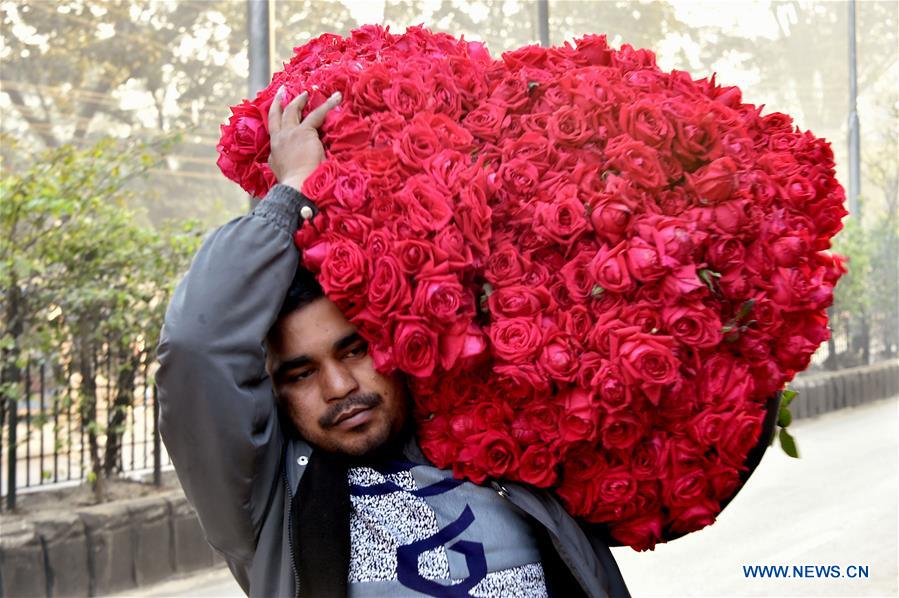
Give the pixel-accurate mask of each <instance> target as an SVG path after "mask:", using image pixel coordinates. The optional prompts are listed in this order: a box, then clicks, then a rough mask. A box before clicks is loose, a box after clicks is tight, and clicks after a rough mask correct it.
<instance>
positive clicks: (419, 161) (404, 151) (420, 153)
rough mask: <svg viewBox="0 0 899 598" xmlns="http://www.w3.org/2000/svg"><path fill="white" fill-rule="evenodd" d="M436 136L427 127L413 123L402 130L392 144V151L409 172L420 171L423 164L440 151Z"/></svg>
mask: <svg viewBox="0 0 899 598" xmlns="http://www.w3.org/2000/svg"><path fill="white" fill-rule="evenodd" d="M440 147H441V144H440V140H439V139H437V134H436V133H435V132H434V131H433V130H432V129H431V128H430V127H428V126H426V125H424V124H420V123H413V124H411V125H409V126H408V127H406V128H405V129H403V132H402V133H401V135H400V136H399V137H398V138H397V139H396V141H394V143H393V151H394V153H395V154H396V156H397V157H398V158H399V159H400V161H401V162H402V163H403V164H404V165H405V166H406V167H407V169H408V170H409V172H415V171H416V170H418V169H420V168H421V167H422V166H423V165H424V164H425V162H426V161H427V160H428V159H430V158H431V157H432V156H434V154H436V153H437V152H438V151H439V150H440Z"/></svg>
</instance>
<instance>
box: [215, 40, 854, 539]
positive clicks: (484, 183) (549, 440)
mask: <svg viewBox="0 0 899 598" xmlns="http://www.w3.org/2000/svg"><path fill="white" fill-rule="evenodd" d="M295 52H296V53H295V56H294V57H293V59H292V60H291V61H290V63H288V64H286V65H285V68H284V70H283V71H281V72H279V73H277V74H276V75H275V77H274V78H273V81H272V84H271V85H270V86H269V87H268V88H267V89H266V90H264V91H262V92H260V94H259V96H258V97H257V98H256V99H255V100H253V101H252V102H244V103H243V104H242V105H240V106H237V107H234V108H232V111H233V113H234V114H233V116H232V118H231V120H230V122H229V124H228V125H225V126H223V127H222V141H221V144H220V146H219V152H220V154H221V158H220V160H219V165H220V167H221V168H222V171H223V172H224V173H225V174H226V176H228V177H229V178H230V179H232V180H234V181H236V182H238V183H240V184H241V186H242V187H243V188H244V189H246V190H247V191H249V192H251V193H254V194H256V195H262V194H263V193H264V192H265V191H266V190H267V189H268V187H270V186H271V185H272V184H274V179H273V177H272V175H271V172H270V171H269V170H268V167H267V165H266V163H265V162H266V160H267V157H268V135H267V128H266V127H267V123H266V115H267V113H268V106H269V105H270V103H271V101H273V97H274V93H275V91H276V90H277V89H278V87H280V86H281V85H282V84H283V85H285V86H286V88H287V91H288V93H287V94H286V96H287V97H286V100H285V101H289V100H290V98H292V97H293V96H295V95H297V94H299V93H300V92H302V91H304V90H309V91H311V95H310V100H309V102H308V105H307V107H306V111H307V112H308V111H309V110H312V109H314V108H315V107H316V106H317V105H319V104H321V103H322V102H324V101H325V99H326V98H327V97H328V96H330V94H331V93H333V92H335V91H340V92H342V93H343V95H344V98H345V99H344V101H343V103H342V104H341V106H340V107H339V108H337V109H335V110H334V111H332V113H331V114H329V116H328V119H327V120H326V121H325V124H324V126H323V135H324V136H323V143H324V146H325V149H326V153H327V160H326V161H325V162H324V163H322V164H321V166H320V167H319V168H318V169H317V170H316V171H315V172H314V173H313V174H312V176H311V177H310V178H309V179H307V180H306V182H305V184H304V188H303V191H304V193H305V194H306V195H307V196H309V197H310V198H312V199H313V200H314V201H315V202H316V203H317V205H318V206H319V207H320V208H321V210H322V211H321V214H319V215H318V216H316V218H315V220H314V221H312V222H307V223H305V225H304V226H303V228H302V229H301V230H300V231H299V232H298V233H297V236H296V242H297V244H298V246H299V247H300V248H301V249H302V250H303V260H304V264H305V265H306V267H308V268H309V269H311V270H312V271H314V272H316V273H317V276H318V279H319V281H320V282H321V284H322V286H323V288H324V289H325V291H326V293H327V295H328V297H329V298H330V299H331V300H333V301H335V302H336V303H337V304H338V306H339V307H340V308H341V309H342V310H343V311H344V313H345V314H346V315H347V317H348V318H349V319H350V320H351V321H352V322H353V323H354V324H356V325H357V327H358V329H359V330H360V332H361V333H362V334H363V336H365V337H366V338H367V339H368V340H369V342H370V346H371V351H372V354H373V358H374V359H375V363H376V366H377V367H378V369H379V370H380V371H384V372H387V371H391V370H393V369H396V368H398V369H400V370H402V371H403V372H405V373H406V374H408V375H409V379H410V386H411V389H412V392H413V396H414V400H415V412H416V418H417V423H418V429H419V434H420V442H421V447H422V449H423V451H424V452H425V454H426V455H427V456H428V457H429V458H430V459H431V460H432V461H433V462H434V463H435V464H436V465H438V466H440V467H452V468H453V470H454V472H455V473H456V474H457V475H458V476H462V477H466V478H469V479H471V480H473V481H475V482H482V481H484V480H485V479H487V478H504V479H511V480H519V481H522V482H525V483H528V484H532V485H534V486H538V487H545V488H551V489H553V490H554V491H555V492H556V493H557V495H558V496H559V497H560V498H561V499H562V501H563V503H564V505H565V507H566V508H567V509H568V510H569V512H570V513H572V514H573V515H576V516H579V517H581V518H583V519H585V520H587V521H589V522H594V523H601V524H605V525H607V526H608V528H609V530H610V531H611V534H612V536H613V537H614V538H616V539H617V540H618V541H620V542H622V543H626V544H629V545H631V546H633V547H634V548H637V549H646V548H651V547H652V546H654V545H655V544H656V543H657V542H659V541H664V540H665V539H668V538H671V537H675V536H677V535H682V534H684V533H688V532H690V531H693V530H696V529H699V528H701V527H703V526H705V525H708V524H709V523H711V522H713V521H714V519H715V516H716V515H717V513H718V512H719V511H720V509H721V508H722V505H723V504H726V502H727V501H728V500H729V499H730V498H731V497H732V496H733V495H734V494H735V493H736V492H737V490H739V488H740V487H741V485H742V481H743V479H745V478H742V479H741V476H743V475H745V473H746V469H747V466H746V461H747V455H748V454H749V453H750V451H751V450H752V449H753V447H755V446H756V444H757V443H758V442H759V437H760V434H761V431H762V423H763V420H764V417H765V414H766V407H765V406H766V400H767V399H769V398H770V397H772V396H774V395H776V394H777V393H778V391H780V390H781V389H782V388H783V387H784V385H785V383H787V382H788V381H789V380H791V379H792V377H793V376H794V375H795V373H796V372H798V371H800V370H802V369H804V368H805V367H807V365H808V364H809V360H810V358H811V355H812V353H813V352H814V351H815V349H816V348H817V347H818V345H819V344H820V343H821V342H823V341H824V340H826V339H827V338H828V334H829V331H828V328H827V318H826V315H825V309H826V308H827V307H828V306H829V305H830V304H831V302H832V299H833V287H834V285H835V284H836V282H837V280H838V279H839V277H840V276H841V274H842V273H843V272H845V268H844V267H843V258H841V257H840V256H836V255H832V254H830V253H829V252H827V249H828V248H829V247H830V238H831V237H832V236H833V235H834V234H835V233H836V232H837V231H839V230H840V228H841V226H842V225H841V219H842V217H843V216H844V215H845V214H846V212H845V210H844V208H843V202H844V193H843V189H842V187H841V186H840V185H839V184H838V182H837V181H836V179H835V178H834V168H833V154H832V152H831V149H830V146H829V144H828V143H827V142H826V141H824V140H822V139H819V138H816V137H815V136H814V135H812V134H811V133H810V132H804V133H803V132H800V131H799V130H798V129H797V128H795V127H794V126H793V124H792V121H791V119H790V117H789V116H787V115H785V114H779V113H773V114H768V115H766V116H763V115H762V114H761V113H762V110H761V109H760V108H759V107H756V106H753V105H751V104H746V103H743V102H742V99H741V93H740V90H739V89H738V88H736V87H722V86H720V85H717V84H716V82H715V80H714V77H712V78H711V79H700V80H694V79H693V78H691V77H690V76H689V75H688V74H687V73H685V72H681V71H672V72H670V73H665V72H662V71H661V70H660V69H659V68H658V67H657V66H656V64H655V57H654V55H653V54H652V53H651V52H649V51H647V50H635V49H633V48H631V47H630V46H627V45H625V46H622V47H621V48H620V49H618V50H615V49H612V48H610V47H609V46H608V45H607V43H606V38H605V36H595V35H590V36H585V37H583V38H581V39H578V40H576V42H575V43H574V44H573V45H571V44H568V43H566V44H565V45H564V46H561V47H554V48H548V49H546V48H540V47H535V46H531V47H526V48H522V49H520V50H517V51H513V52H507V53H505V54H503V55H502V60H494V59H492V58H491V57H490V56H489V54H488V53H487V51H486V49H485V48H484V47H483V46H482V45H481V44H478V43H472V42H467V41H465V40H464V39H460V40H457V39H455V38H453V37H451V36H449V35H445V34H438V33H431V32H429V31H428V30H426V29H423V28H421V27H414V28H410V29H408V30H407V31H406V33H405V34H402V35H394V34H391V33H390V32H389V31H388V30H386V29H382V28H380V27H375V26H367V27H363V28H361V29H358V30H356V31H354V32H352V34H351V35H350V37H348V38H345V39H344V38H341V37H339V36H335V35H330V34H326V35H322V36H320V37H318V38H316V39H314V40H312V41H310V42H309V43H307V44H305V45H303V46H301V47H298V48H296V51H295Z"/></svg>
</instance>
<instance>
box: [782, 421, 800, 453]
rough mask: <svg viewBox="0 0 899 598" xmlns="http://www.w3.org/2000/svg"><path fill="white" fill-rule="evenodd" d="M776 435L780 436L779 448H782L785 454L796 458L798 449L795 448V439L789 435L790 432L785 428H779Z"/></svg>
mask: <svg viewBox="0 0 899 598" xmlns="http://www.w3.org/2000/svg"><path fill="white" fill-rule="evenodd" d="M778 436H779V438H780V448H782V449H783V451H784V452H785V453H786V454H787V455H789V456H791V457H793V458H794V459H798V458H799V450H798V449H797V448H796V440H795V439H794V438H793V437H792V436H790V433H789V432H787V430H786V428H781V429H780V434H779V435H778Z"/></svg>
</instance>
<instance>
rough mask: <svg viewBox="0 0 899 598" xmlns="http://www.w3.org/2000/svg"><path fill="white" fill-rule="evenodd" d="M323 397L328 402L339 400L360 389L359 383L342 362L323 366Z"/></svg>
mask: <svg viewBox="0 0 899 598" xmlns="http://www.w3.org/2000/svg"><path fill="white" fill-rule="evenodd" d="M319 379H320V380H321V384H322V396H323V397H324V398H325V400H326V401H328V402H330V401H334V400H339V399H342V398H344V397H346V396H347V395H349V394H350V393H352V392H354V391H356V390H358V389H359V383H358V382H357V381H356V377H355V376H353V373H352V372H351V371H350V369H349V368H348V367H347V366H346V364H344V363H343V362H341V361H340V360H333V361H329V362H326V363H323V364H322V367H321V376H320V378H319Z"/></svg>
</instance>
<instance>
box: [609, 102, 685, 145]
mask: <svg viewBox="0 0 899 598" xmlns="http://www.w3.org/2000/svg"><path fill="white" fill-rule="evenodd" d="M618 118H619V123H620V125H621V128H622V129H623V130H624V131H626V132H627V134H628V135H630V136H631V137H633V138H634V139H636V140H637V141H642V142H643V143H645V144H647V145H650V146H652V147H657V148H658V147H666V146H668V144H669V143H670V142H671V139H672V137H674V127H672V126H671V123H669V122H668V120H667V119H666V118H665V115H664V114H662V110H661V108H660V107H659V103H658V100H657V99H656V98H644V99H641V100H638V101H636V102H634V103H633V104H625V105H623V106H622V107H621V112H620V113H619V116H618Z"/></svg>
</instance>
